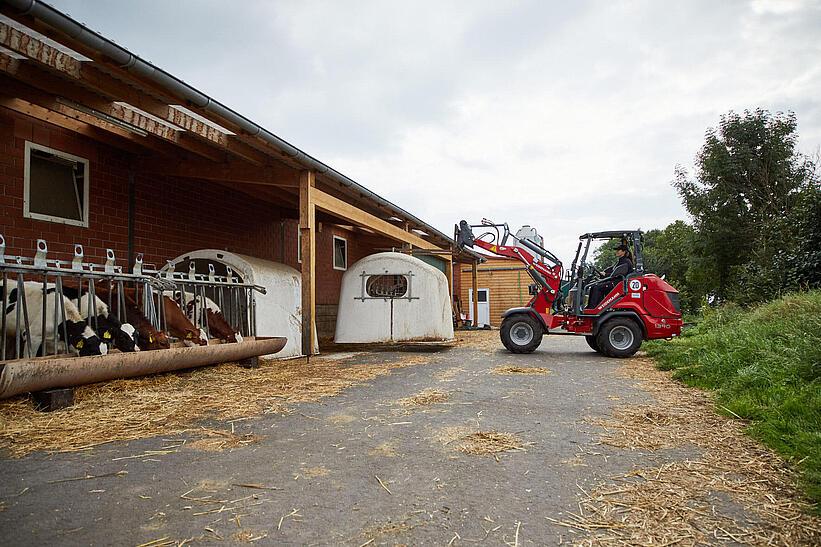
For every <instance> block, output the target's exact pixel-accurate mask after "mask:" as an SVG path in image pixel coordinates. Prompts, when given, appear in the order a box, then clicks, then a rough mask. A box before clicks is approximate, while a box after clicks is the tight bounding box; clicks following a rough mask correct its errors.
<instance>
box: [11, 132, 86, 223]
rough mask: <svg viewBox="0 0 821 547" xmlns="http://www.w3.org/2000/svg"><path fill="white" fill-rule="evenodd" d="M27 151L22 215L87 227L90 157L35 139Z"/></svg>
mask: <svg viewBox="0 0 821 547" xmlns="http://www.w3.org/2000/svg"><path fill="white" fill-rule="evenodd" d="M25 150H26V152H25V167H24V172H23V177H24V195H23V216H24V217H26V218H34V219H38V220H48V221H50V222H59V223H62V224H72V225H74V226H83V227H88V160H87V159H85V158H79V157H77V156H73V155H71V154H68V153H66V152H61V151H59V150H54V149H52V148H48V147H45V146H41V145H39V144H34V143H33V142H26V148H25Z"/></svg>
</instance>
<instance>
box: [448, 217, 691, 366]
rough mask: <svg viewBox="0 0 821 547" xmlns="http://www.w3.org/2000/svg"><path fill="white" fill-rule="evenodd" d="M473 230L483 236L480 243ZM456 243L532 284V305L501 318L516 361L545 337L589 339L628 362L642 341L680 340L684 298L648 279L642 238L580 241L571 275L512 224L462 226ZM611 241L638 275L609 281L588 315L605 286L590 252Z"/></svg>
mask: <svg viewBox="0 0 821 547" xmlns="http://www.w3.org/2000/svg"><path fill="white" fill-rule="evenodd" d="M474 228H478V229H481V230H484V232H483V233H482V234H481V235H480V236H479V237H475V236H474V235H473V229H474ZM454 239H455V240H456V243H457V246H458V247H460V248H466V247H467V248H473V247H479V248H481V249H484V250H485V251H487V252H489V253H492V254H494V255H497V256H504V257H508V258H514V259H516V260H519V261H520V262H522V263H523V264H524V265H525V266H526V268H527V273H528V274H530V277H531V278H533V281H534V283H533V284H532V285H530V294H531V295H532V298H531V300H530V302H529V303H528V304H527V306H524V307H521V308H511V309H509V310H507V311H506V312H504V313H503V314H502V318H503V320H502V326H501V329H500V335H501V338H502V343H503V344H504V346H505V347H506V348H507V349H508V350H510V351H511V352H513V353H531V352H533V351H535V350H536V348H538V347H539V345H540V344H541V342H542V337H543V336H544V335H545V334H561V335H572V336H584V337H585V340H586V341H587V343H588V345H589V346H590V347H591V348H592V349H594V350H595V351H597V352H599V353H601V354H603V355H606V356H608V357H629V356H631V355H633V354H634V353H636V352H637V351H638V350H639V348H640V347H641V343H642V341H644V340H656V339H661V338H663V339H670V338H673V337H675V336H679V335H680V334H681V326H682V319H681V308H680V305H679V295H678V291H677V290H676V289H675V288H673V287H672V286H671V285H670V284H669V283H667V282H666V281H664V280H663V279H662V278H660V277H658V276H657V275H655V274H652V273H646V272H645V271H644V260H643V255H642V233H641V231H639V230H611V231H606V232H595V233H588V234H583V235H581V236H579V245H578V247H577V248H576V256H575V258H574V259H573V263H572V265H571V266H570V270H569V271H568V272H565V270H564V267H563V266H562V263H561V261H560V260H559V259H558V258H557V257H556V256H555V255H554V254H553V253H551V252H550V251H548V250H547V249H545V248H544V247H542V246H541V245H539V244H538V243H536V242H534V241H532V240H531V239H528V238H521V239H520V238H517V237H516V236H514V235H512V234H511V233H510V230H509V228H508V226H507V224H494V223H493V222H491V221H488V220H483V221H482V223H481V224H468V223H467V221H464V220H463V221H461V222H460V223H459V225H458V226H456V230H455V237H454ZM611 239H618V240H620V241H621V243H622V244H623V245H627V247H628V248H630V249H631V251H632V254H633V257H634V266H635V270H634V271H633V272H631V273H629V274H627V275H625V276H621V277H619V278H618V279H612V280H610V284H612V285H613V287H612V289H611V290H610V291H609V292H608V293H607V294H606V295H605V296H604V298H602V300H601V302H599V303H598V304H596V305H595V306H594V307H592V308H590V309H587V308H585V305H586V303H587V297H588V295H589V293H590V289H591V288H592V287H593V286H594V285H595V284H596V283H598V282H600V277H601V275H602V272H600V271H599V270H598V269H597V268H596V266H595V265H593V264H592V261H591V262H588V260H587V258H588V254H589V251H590V246H591V244H592V243H593V242H594V241H598V240H611ZM608 286H609V285H608Z"/></svg>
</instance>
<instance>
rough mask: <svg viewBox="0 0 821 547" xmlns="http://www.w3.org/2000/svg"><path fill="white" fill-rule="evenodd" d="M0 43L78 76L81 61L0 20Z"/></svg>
mask: <svg viewBox="0 0 821 547" xmlns="http://www.w3.org/2000/svg"><path fill="white" fill-rule="evenodd" d="M0 45H2V46H3V47H5V48H7V49H10V50H11V51H15V52H17V53H19V54H21V55H25V56H26V57H27V58H29V59H32V60H34V61H37V62H38V63H41V64H43V65H45V66H48V67H51V68H53V69H55V70H58V71H60V72H61V73H63V74H65V75H67V76H70V77H72V78H74V79H79V78H80V67H81V65H82V61H79V60H77V59H75V58H74V57H72V56H71V55H68V54H67V53H63V52H62V51H59V50H57V49H55V48H53V47H52V46H50V45H48V44H46V43H45V42H42V41H40V40H38V39H37V38H34V37H33V36H29V35H28V34H26V33H24V32H21V31H20V30H18V29H16V28H13V27H11V26H9V25H8V24H7V23H4V22H2V21H0Z"/></svg>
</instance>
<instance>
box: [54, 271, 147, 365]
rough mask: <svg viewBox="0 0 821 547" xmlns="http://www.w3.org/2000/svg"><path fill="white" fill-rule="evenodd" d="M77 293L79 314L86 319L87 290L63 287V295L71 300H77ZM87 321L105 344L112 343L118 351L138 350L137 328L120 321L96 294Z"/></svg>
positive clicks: (87, 314)
mask: <svg viewBox="0 0 821 547" xmlns="http://www.w3.org/2000/svg"><path fill="white" fill-rule="evenodd" d="M78 294H79V295H80V306H79V310H80V315H81V316H82V317H83V319H85V320H87V321H88V320H89V313H88V300H89V294H88V291H82V293H81V292H80V291H79V290H78V289H76V288H74V287H63V295H64V296H65V297H66V298H70V299H71V300H72V302H76V301H77V295H78ZM89 323H90V324H91V325H93V326H94V330H95V332H97V335H98V336H99V337H100V338H102V340H103V342H104V343H105V344H106V345H107V346H111V345H113V346H114V347H115V348H117V349H118V350H120V351H140V346H138V345H137V338H138V334H137V329H135V328H134V327H133V326H132V325H131V324H129V323H120V321H119V320H118V319H117V318H116V317H115V316H114V315H113V314H111V313H109V309H108V304H106V303H105V302H103V301H102V300H100V298H99V297H97V296H95V297H94V308H93V319H92V320H91V321H89Z"/></svg>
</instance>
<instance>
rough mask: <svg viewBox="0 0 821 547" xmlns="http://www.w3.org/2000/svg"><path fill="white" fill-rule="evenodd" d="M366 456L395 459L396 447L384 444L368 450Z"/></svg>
mask: <svg viewBox="0 0 821 547" xmlns="http://www.w3.org/2000/svg"><path fill="white" fill-rule="evenodd" d="M368 454H370V455H371V456H386V457H388V458H395V457H396V456H397V455H398V454H397V453H396V446H395V445H394V443H392V442H384V443H382V444H380V445H378V446H376V447H375V448H372V449H371V450H369V451H368Z"/></svg>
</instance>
